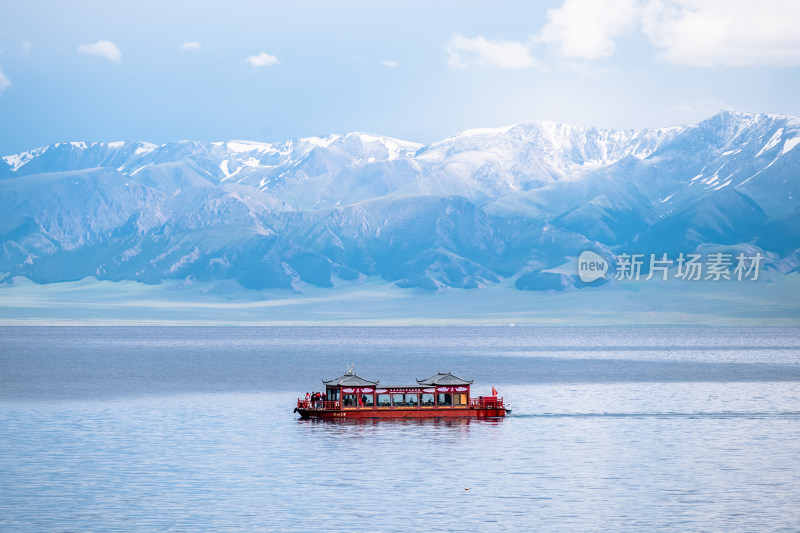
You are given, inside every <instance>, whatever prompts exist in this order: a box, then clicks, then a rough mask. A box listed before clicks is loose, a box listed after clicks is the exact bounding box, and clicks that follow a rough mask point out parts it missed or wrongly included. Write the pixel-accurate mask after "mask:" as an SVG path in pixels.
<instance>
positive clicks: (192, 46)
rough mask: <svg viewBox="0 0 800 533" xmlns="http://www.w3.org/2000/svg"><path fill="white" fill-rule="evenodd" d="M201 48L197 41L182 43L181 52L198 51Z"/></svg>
mask: <svg viewBox="0 0 800 533" xmlns="http://www.w3.org/2000/svg"><path fill="white" fill-rule="evenodd" d="M201 48H202V46H201V45H200V43H198V42H197V41H183V44H182V45H181V50H200V49H201Z"/></svg>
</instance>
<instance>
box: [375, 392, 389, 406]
mask: <svg viewBox="0 0 800 533" xmlns="http://www.w3.org/2000/svg"><path fill="white" fill-rule="evenodd" d="M390 405H392V400H391V396H389V395H388V394H378V407H389V406H390Z"/></svg>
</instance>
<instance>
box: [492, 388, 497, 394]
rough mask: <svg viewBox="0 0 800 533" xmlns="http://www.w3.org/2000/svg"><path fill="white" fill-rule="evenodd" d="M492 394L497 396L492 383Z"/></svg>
mask: <svg viewBox="0 0 800 533" xmlns="http://www.w3.org/2000/svg"><path fill="white" fill-rule="evenodd" d="M492 396H497V389H495V388H494V385H492Z"/></svg>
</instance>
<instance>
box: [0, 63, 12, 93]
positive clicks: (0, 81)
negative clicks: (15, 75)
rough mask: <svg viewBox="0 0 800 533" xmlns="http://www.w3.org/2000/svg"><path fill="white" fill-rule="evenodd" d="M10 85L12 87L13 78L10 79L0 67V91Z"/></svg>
mask: <svg viewBox="0 0 800 533" xmlns="http://www.w3.org/2000/svg"><path fill="white" fill-rule="evenodd" d="M9 87H11V80H9V79H8V78H7V77H6V75H5V74H3V69H2V68H0V93H2V92H3V91H4V90H5V89H8V88H9Z"/></svg>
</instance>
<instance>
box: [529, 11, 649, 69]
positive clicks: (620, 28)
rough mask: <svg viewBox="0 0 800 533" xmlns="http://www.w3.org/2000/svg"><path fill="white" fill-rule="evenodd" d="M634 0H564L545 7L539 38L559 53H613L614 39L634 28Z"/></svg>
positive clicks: (575, 55) (594, 56) (585, 56)
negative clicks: (545, 18)
mask: <svg viewBox="0 0 800 533" xmlns="http://www.w3.org/2000/svg"><path fill="white" fill-rule="evenodd" d="M638 11H639V6H638V5H637V1H636V0H564V3H563V4H562V5H561V7H559V8H557V9H550V10H548V11H547V24H546V25H545V27H544V28H542V31H541V33H540V34H539V36H538V40H540V41H543V42H546V43H550V44H554V45H556V46H557V47H558V51H559V52H560V53H561V55H563V56H566V57H571V58H576V59H599V58H601V57H608V56H610V55H611V54H613V53H614V50H615V49H616V44H615V43H614V39H615V38H616V37H617V36H619V35H620V34H622V33H624V32H625V31H627V30H629V29H631V28H633V27H634V26H635V23H636V19H637V17H636V15H637V12H638Z"/></svg>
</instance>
